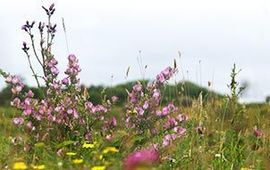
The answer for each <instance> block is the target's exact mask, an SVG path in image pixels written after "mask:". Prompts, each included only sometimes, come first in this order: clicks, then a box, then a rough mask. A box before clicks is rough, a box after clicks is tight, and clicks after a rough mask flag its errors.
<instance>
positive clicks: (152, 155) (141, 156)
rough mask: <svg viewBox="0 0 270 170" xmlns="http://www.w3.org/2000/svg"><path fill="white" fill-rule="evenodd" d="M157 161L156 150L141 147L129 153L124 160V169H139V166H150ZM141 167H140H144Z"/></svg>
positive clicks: (157, 154)
mask: <svg viewBox="0 0 270 170" xmlns="http://www.w3.org/2000/svg"><path fill="white" fill-rule="evenodd" d="M158 162H159V153H158V151H157V150H155V149H153V148H150V149H143V150H139V151H136V152H134V153H131V154H129V155H128V156H127V157H126V158H125V160H124V169H125V170H135V169H140V167H141V168H142V167H144V168H146V167H149V166H150V167H152V166H153V165H154V164H156V163H158ZM144 168H142V169H144Z"/></svg>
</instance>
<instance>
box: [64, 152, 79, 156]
mask: <svg viewBox="0 0 270 170" xmlns="http://www.w3.org/2000/svg"><path fill="white" fill-rule="evenodd" d="M66 155H68V156H75V155H77V153H75V152H67V153H66Z"/></svg>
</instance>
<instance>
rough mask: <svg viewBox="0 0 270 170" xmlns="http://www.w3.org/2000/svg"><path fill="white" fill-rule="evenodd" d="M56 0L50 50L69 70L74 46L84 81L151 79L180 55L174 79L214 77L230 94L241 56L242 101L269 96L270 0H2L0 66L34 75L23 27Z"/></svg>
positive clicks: (109, 83)
mask: <svg viewBox="0 0 270 170" xmlns="http://www.w3.org/2000/svg"><path fill="white" fill-rule="evenodd" d="M51 3H55V5H56V12H55V15H54V17H53V19H52V21H53V22H54V23H57V31H58V33H57V35H56V39H55V45H54V49H53V51H54V54H55V56H56V58H57V59H58V61H59V68H60V70H64V69H65V67H66V65H67V59H66V58H67V55H68V54H69V53H74V54H76V55H77V57H78V58H79V60H80V64H81V68H82V72H81V76H80V77H81V82H82V83H83V84H85V85H100V84H101V85H106V86H113V85H116V84H119V83H123V82H126V81H131V80H137V79H143V78H145V79H151V78H154V77H155V75H156V74H157V73H159V72H160V71H161V70H162V69H163V68H165V67H166V66H168V65H172V64H173V60H174V59H177V63H178V65H179V66H180V67H179V73H178V75H177V76H176V77H175V79H174V81H182V80H189V81H192V82H194V83H197V84H198V85H201V86H205V87H207V84H208V81H210V82H211V83H212V88H213V90H215V91H217V92H220V93H226V92H228V90H229V89H228V87H227V84H229V82H230V72H231V68H232V66H233V63H236V65H237V67H238V68H239V69H242V71H241V72H240V74H239V82H240V83H243V84H246V85H247V86H248V87H247V90H246V92H245V94H244V95H243V96H242V101H247V102H259V101H264V100H265V98H266V96H267V95H270V88H269V84H270V76H269V75H270V74H269V73H270V67H269V65H270V57H269V56H270V50H269V49H270V48H269V45H270V1H267V0H256V1H254V0H203V1H202V0H175V1H174V0H166V1H165V0H136V1H133V0H113V1H111V0H107V1H105V0H88V1H85V0H76V1H75V0H54V1H51V0H24V1H22V0H12V1H11V0H0V23H1V26H0V68H2V69H3V70H5V71H7V72H11V73H13V74H18V75H21V76H22V77H23V78H24V79H25V82H26V83H27V84H29V85H35V82H34V79H33V78H32V77H31V71H30V69H29V68H28V66H27V59H26V56H25V55H24V53H23V51H22V50H21V47H22V42H23V41H27V42H29V39H28V37H27V35H26V33H25V32H23V31H22V30H21V26H22V25H23V24H24V23H25V21H26V20H29V21H32V20H35V21H36V22H38V21H40V20H42V21H44V22H45V21H46V15H45V12H44V11H43V9H42V8H41V6H42V5H44V6H48V5H50V4H51ZM62 18H64V20H65V26H66V31H67V37H66V38H67V42H68V47H69V48H67V46H66V40H65V34H64V31H63V27H62ZM179 52H180V53H181V56H180V55H179ZM36 64H37V63H36ZM140 65H141V66H143V67H144V66H145V65H147V68H146V69H145V70H141V69H140V68H141V66H140ZM128 67H130V72H129V76H128V77H127V78H125V74H126V71H127V69H128ZM61 75H63V73H62V74H60V76H61ZM3 87H5V82H4V80H3V79H0V89H2V88H3Z"/></svg>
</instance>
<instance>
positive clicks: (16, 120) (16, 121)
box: [13, 117, 24, 125]
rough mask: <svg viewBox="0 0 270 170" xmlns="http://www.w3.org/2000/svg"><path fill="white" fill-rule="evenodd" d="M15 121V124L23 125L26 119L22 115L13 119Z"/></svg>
mask: <svg viewBox="0 0 270 170" xmlns="http://www.w3.org/2000/svg"><path fill="white" fill-rule="evenodd" d="M13 123H14V124H15V125H22V124H23V123H24V119H23V118H22V117H16V118H14V119H13Z"/></svg>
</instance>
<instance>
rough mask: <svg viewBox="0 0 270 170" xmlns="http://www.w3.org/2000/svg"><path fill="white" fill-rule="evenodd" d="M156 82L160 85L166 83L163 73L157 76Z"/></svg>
mask: <svg viewBox="0 0 270 170" xmlns="http://www.w3.org/2000/svg"><path fill="white" fill-rule="evenodd" d="M156 80H157V81H158V82H159V83H164V82H165V77H164V75H163V74H162V73H159V74H158V75H157V76H156Z"/></svg>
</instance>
